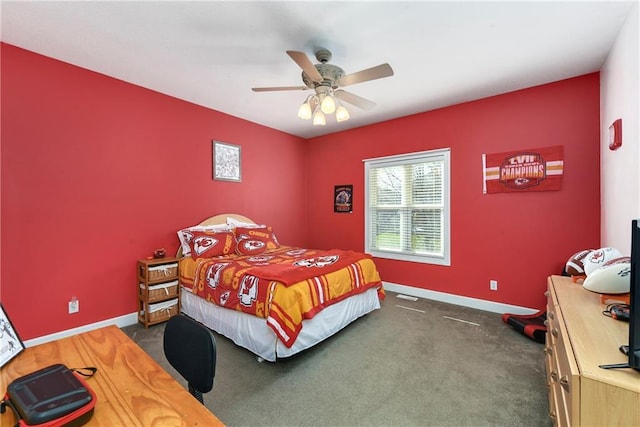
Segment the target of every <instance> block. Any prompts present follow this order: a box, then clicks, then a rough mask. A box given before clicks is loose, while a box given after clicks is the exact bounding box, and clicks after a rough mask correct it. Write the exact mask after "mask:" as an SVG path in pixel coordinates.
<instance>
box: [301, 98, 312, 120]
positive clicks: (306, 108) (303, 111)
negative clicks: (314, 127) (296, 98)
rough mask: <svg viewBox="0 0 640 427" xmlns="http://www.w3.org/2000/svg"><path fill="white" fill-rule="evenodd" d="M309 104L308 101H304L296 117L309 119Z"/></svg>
mask: <svg viewBox="0 0 640 427" xmlns="http://www.w3.org/2000/svg"><path fill="white" fill-rule="evenodd" d="M311 115H312V114H311V105H310V104H309V101H308V100H307V101H305V102H304V103H303V104H302V105H301V106H300V108H299V109H298V117H300V118H301V119H303V120H309V119H310V118H311Z"/></svg>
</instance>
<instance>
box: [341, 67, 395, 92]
mask: <svg viewBox="0 0 640 427" xmlns="http://www.w3.org/2000/svg"><path fill="white" fill-rule="evenodd" d="M390 76H393V69H392V68H391V66H390V65H389V64H386V63H385V64H381V65H378V66H376V67H371V68H367V69H366V70H362V71H358V72H355V73H351V74H347V75H346V76H342V77H340V78H339V79H338V80H337V81H336V84H337V85H338V86H349V85H352V84H356V83H362V82H366V81H369V80H375V79H381V78H383V77H390Z"/></svg>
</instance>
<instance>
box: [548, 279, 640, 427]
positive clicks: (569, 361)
mask: <svg viewBox="0 0 640 427" xmlns="http://www.w3.org/2000/svg"><path fill="white" fill-rule="evenodd" d="M548 286H549V290H548V293H547V336H546V345H545V354H546V369H547V382H548V385H549V415H550V417H551V418H552V420H553V421H554V424H555V425H558V426H640V372H639V371H636V370H634V369H602V368H600V367H599V365H604V364H613V363H625V362H626V361H627V356H625V355H624V354H622V353H621V352H620V351H619V347H620V345H623V344H627V342H628V339H629V324H628V323H626V322H621V321H618V320H614V319H612V318H610V317H607V316H605V315H603V314H602V311H603V310H604V309H605V306H604V305H602V304H601V303H600V297H599V295H598V294H595V293H593V292H589V291H587V290H586V289H584V288H583V287H582V286H581V285H579V284H576V283H573V282H572V281H571V279H570V278H568V277H562V276H551V277H549V279H548Z"/></svg>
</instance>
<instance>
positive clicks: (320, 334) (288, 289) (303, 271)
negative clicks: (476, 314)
mask: <svg viewBox="0 0 640 427" xmlns="http://www.w3.org/2000/svg"><path fill="white" fill-rule="evenodd" d="M178 237H179V239H180V247H179V249H178V258H179V265H178V270H179V280H180V292H181V310H182V312H183V313H184V314H186V315H188V316H190V317H192V318H194V319H196V320H197V321H199V322H201V323H203V324H204V325H206V326H207V327H209V328H210V329H212V330H213V331H216V332H217V333H219V334H221V335H224V336H226V337H227V338H229V339H231V340H232V341H233V342H235V343H236V344H237V345H239V346H241V347H244V348H246V349H248V350H249V351H251V352H252V353H254V354H255V355H256V356H257V358H258V360H259V361H262V360H267V361H271V362H275V361H276V360H277V359H279V358H286V357H290V356H293V355H295V354H297V353H299V352H301V351H303V350H305V349H308V348H309V347H312V346H313V345H315V344H317V343H319V342H321V341H323V340H324V339H326V338H328V337H330V336H332V335H333V334H335V333H336V332H338V331H340V330H341V329H343V328H344V327H346V326H347V325H349V324H350V323H351V322H353V321H354V320H356V319H358V318H360V317H362V316H364V315H366V314H368V313H370V312H371V311H374V310H376V309H378V308H380V300H381V299H383V298H384V289H383V287H382V282H381V281H380V276H379V274H378V271H377V269H376V267H375V264H374V262H373V259H372V258H371V257H370V256H369V255H367V254H364V253H359V252H354V251H341V250H335V249H334V250H331V251H321V250H314V249H304V248H295V247H290V246H285V245H281V244H280V243H279V242H278V241H277V238H276V237H275V233H274V232H273V230H272V228H271V227H269V226H267V225H261V224H256V223H255V222H254V221H252V220H251V219H249V218H247V217H245V216H242V215H238V214H222V215H216V216H214V217H211V218H208V219H206V220H205V221H202V222H201V223H199V224H197V225H195V226H192V227H188V228H185V229H182V230H179V231H178Z"/></svg>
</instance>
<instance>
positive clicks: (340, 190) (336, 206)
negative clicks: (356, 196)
mask: <svg viewBox="0 0 640 427" xmlns="http://www.w3.org/2000/svg"><path fill="white" fill-rule="evenodd" d="M333 211H334V212H340V213H351V212H352V211H353V185H336V186H335V188H334V190H333Z"/></svg>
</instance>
